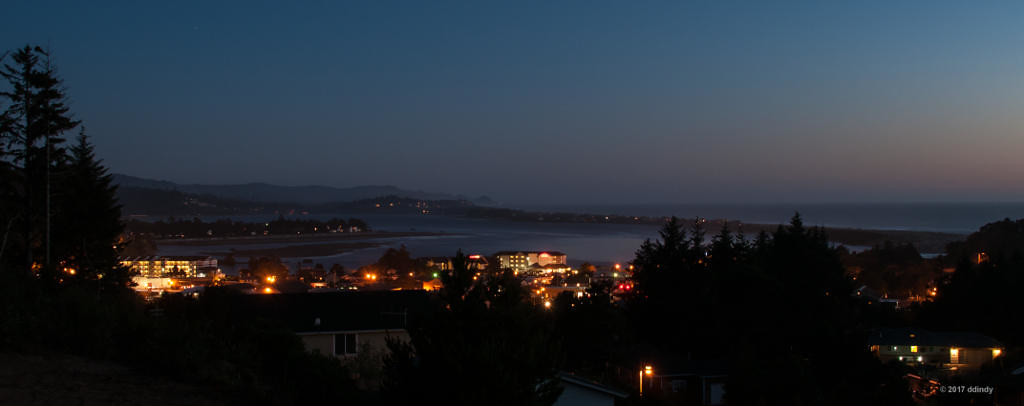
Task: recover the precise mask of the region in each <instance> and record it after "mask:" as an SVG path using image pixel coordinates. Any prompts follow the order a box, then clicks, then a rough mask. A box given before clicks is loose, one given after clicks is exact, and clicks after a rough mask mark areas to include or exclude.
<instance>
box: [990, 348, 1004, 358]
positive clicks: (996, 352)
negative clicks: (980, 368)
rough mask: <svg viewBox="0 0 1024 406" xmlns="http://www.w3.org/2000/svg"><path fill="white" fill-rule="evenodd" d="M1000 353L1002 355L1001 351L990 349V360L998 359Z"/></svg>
mask: <svg viewBox="0 0 1024 406" xmlns="http://www.w3.org/2000/svg"><path fill="white" fill-rule="evenodd" d="M1002 353H1003V350H1000V349H998V348H994V349H992V358H995V357H998V356H999V355H1001V354H1002Z"/></svg>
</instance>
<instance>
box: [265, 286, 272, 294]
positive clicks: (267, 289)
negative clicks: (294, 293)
mask: <svg viewBox="0 0 1024 406" xmlns="http://www.w3.org/2000/svg"><path fill="white" fill-rule="evenodd" d="M273 292H274V290H273V289H271V288H270V286H267V287H265V288H263V293H273Z"/></svg>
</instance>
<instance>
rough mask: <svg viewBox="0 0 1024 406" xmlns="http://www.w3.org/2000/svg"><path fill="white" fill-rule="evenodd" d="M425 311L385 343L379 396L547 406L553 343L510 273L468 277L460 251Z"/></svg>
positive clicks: (553, 386) (554, 385)
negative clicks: (406, 337) (405, 335)
mask: <svg viewBox="0 0 1024 406" xmlns="http://www.w3.org/2000/svg"><path fill="white" fill-rule="evenodd" d="M452 265H453V271H452V272H451V275H447V274H445V275H444V276H443V277H442V278H443V279H442V280H443V282H444V288H443V289H442V290H441V292H440V294H439V303H438V304H437V305H438V307H437V309H435V311H434V312H433V314H432V315H431V316H428V317H427V318H426V319H425V320H421V321H420V322H419V323H417V324H416V325H414V326H413V327H412V328H410V330H409V334H410V336H411V342H410V343H404V342H399V341H390V342H389V343H388V347H389V349H390V350H391V355H390V357H389V358H388V359H387V362H386V368H385V381H384V385H385V390H384V395H385V397H386V400H388V401H390V402H391V403H397V404H454V405H479V404H490V405H550V404H552V403H553V402H554V401H555V399H556V398H557V397H558V394H559V393H560V392H561V389H560V386H559V385H560V384H559V382H558V381H557V378H556V377H555V372H556V365H557V361H558V344H557V342H555V341H554V340H553V339H552V338H553V336H552V334H551V327H550V325H549V323H548V318H547V317H545V316H544V315H543V314H541V313H540V312H539V311H538V309H537V308H535V307H534V306H532V305H530V304H529V303H527V301H526V300H525V299H526V292H524V291H523V289H522V287H521V286H520V285H519V282H518V281H516V280H515V278H514V277H513V276H512V273H511V272H506V273H504V274H502V275H499V276H495V277H493V278H481V279H480V280H477V281H474V280H473V278H472V277H473V274H475V271H474V270H471V269H469V268H468V266H467V263H466V257H465V256H464V255H463V254H462V252H461V251H460V252H459V253H458V254H457V255H456V257H455V258H454V259H453V260H452Z"/></svg>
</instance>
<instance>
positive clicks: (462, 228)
mask: <svg viewBox="0 0 1024 406" xmlns="http://www.w3.org/2000/svg"><path fill="white" fill-rule="evenodd" d="M524 209H526V210H541V211H562V212H580V213H595V214H620V215H640V216H670V215H676V216H679V217H684V218H692V217H704V218H725V219H732V220H737V221H743V222H747V223H765V224H781V223H786V222H788V221H789V218H790V217H791V216H792V215H793V213H794V212H796V211H799V212H800V214H801V215H802V216H803V218H804V222H805V223H806V224H809V225H823V226H830V227H852V228H865V229H885V230H921V231H942V232H950V233H960V234H965V235H966V234H968V233H970V232H972V231H975V230H977V229H978V228H979V227H980V226H982V225H984V224H986V223H988V222H991V221H998V220H1001V219H1003V218H1007V217H1008V218H1012V219H1017V218H1024V204H1019V203H1017V204H996V203H992V204H858V205H853V204H804V205H781V204H778V205H629V206H626V205H619V206H615V205H605V206H601V205H593V206H534V207H524ZM273 217H275V216H269V215H264V216H244V217H237V216H236V217H233V219H235V220H245V221H266V220H270V219H272V218H273ZM302 217H307V218H319V219H327V218H330V217H345V218H347V217H359V218H362V219H364V220H366V221H367V222H368V223H369V224H370V226H371V227H372V228H373V229H375V230H381V231H422V232H437V233H444V235H438V236H422V237H397V238H382V239H377V240H373V241H374V242H377V243H380V244H381V246H380V247H374V248H366V249H359V250H355V251H350V252H347V253H343V254H339V255H332V256H323V257H309V258H311V259H313V260H314V261H315V262H317V263H321V264H324V265H325V266H328V267H329V266H330V265H331V264H335V263H337V264H341V265H343V266H345V267H346V268H349V269H353V268H356V267H359V266H362V265H366V264H370V263H373V262H375V261H376V260H377V258H379V257H380V255H381V254H382V253H383V252H384V251H385V250H386V249H387V248H390V247H394V248H397V247H399V246H402V245H405V246H406V248H407V249H409V251H410V252H411V253H412V255H413V256H449V255H453V254H454V253H455V252H456V251H457V250H460V249H461V250H463V252H465V253H467V254H492V253H494V252H496V251H502V250H538V251H562V252H565V253H566V254H567V255H568V259H569V262H570V263H571V264H574V265H578V264H579V263H580V262H583V261H589V262H592V263H596V264H598V265H608V264H612V263H616V262H627V261H629V260H631V259H632V258H633V254H634V253H635V251H636V249H637V248H639V246H640V244H642V243H643V241H644V240H645V239H648V238H656V237H657V231H658V226H656V225H631V224H564V223H561V224H560V223H526V222H510V221H501V220H484V219H468V218H458V217H443V216H436V215H415V214H409V215H366V214H355V213H316V214H310V215H307V216H302ZM212 219H215V218H212V217H211V218H207V219H206V220H212ZM268 246H273V245H268ZM255 247H256V246H251V245H250V246H246V247H244V248H246V249H248V248H255ZM229 248H231V247H230V246H207V247H184V246H161V247H160V249H159V253H160V254H162V255H198V254H203V253H206V252H223V251H228V249H229ZM853 248H863V247H853ZM926 254H927V253H926ZM931 254H934V253H931ZM301 259H302V258H293V259H286V262H289V263H291V262H295V263H297V262H298V261H299V260H301Z"/></svg>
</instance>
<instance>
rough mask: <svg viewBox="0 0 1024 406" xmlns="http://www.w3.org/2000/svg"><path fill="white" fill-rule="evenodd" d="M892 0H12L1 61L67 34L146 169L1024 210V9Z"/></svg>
mask: <svg viewBox="0 0 1024 406" xmlns="http://www.w3.org/2000/svg"><path fill="white" fill-rule="evenodd" d="M92 3H102V4H103V5H100V6H96V5H93V4H92ZM136 3H145V4H136ZM206 3H218V4H219V5H210V4H206ZM769 3H770V4H769ZM776 3H778V4H776ZM782 3H785V4H784V5H783V4H782ZM891 3H895V2H891V1H878V2H869V1H857V2H839V1H810V2H800V3H798V2H764V1H759V2H739V1H653V0H652V1H645V2H623V1H611V2H605V1H579V2H575V1H536V2H532V1H515V2H505V3H504V5H498V4H497V2H489V1H487V2H480V1H467V2H447V1H409V2H389V1H372V2H370V1H367V2H360V3H356V2H340V1H337V2H336V1H321V2H312V1H310V2H303V5H292V4H285V2H281V3H273V2H257V1H239V2H236V3H233V4H231V3H228V2H195V3H187V2H183V1H182V2H179V1H170V2H123V3H120V4H115V3H114V2H82V1H77V2H67V3H61V2H50V1H14V2H13V4H8V5H5V6H4V11H5V14H7V15H9V16H18V18H5V19H4V24H2V25H0V48H2V49H12V48H15V47H17V46H20V45H24V44H25V43H40V44H44V45H45V44H47V43H49V44H50V47H51V48H52V49H53V50H54V51H55V54H56V61H57V64H58V67H59V69H60V74H61V75H62V76H63V77H64V79H65V81H66V85H67V87H68V88H69V92H70V95H71V98H72V106H73V111H74V112H75V113H76V116H77V117H78V118H80V119H82V120H83V121H84V122H85V124H86V126H87V127H88V130H89V133H91V134H92V135H93V136H94V140H95V142H96V144H97V149H98V152H99V154H100V156H101V157H102V158H104V159H105V162H106V163H107V164H108V165H109V166H110V167H111V169H112V170H113V171H114V172H119V173H125V174H130V175H135V176H141V177H148V178H157V179H166V180H171V181H175V182H183V183H243V182H254V181H263V182H271V183H278V184H288V185H303V184H323V185H331V186H355V185H363V184H393V185H397V186H401V187H405V188H414V189H423V190H430V191H438V192H450V193H464V194H470V195H479V194H487V195H490V196H492V197H494V198H495V199H497V200H500V201H503V202H506V203H686V202H691V203H692V202H734V203H744V202H837V201H853V202H868V201H872V202H874V201H886V202H901V201H1021V200H1024V187H1021V185H1022V184H1024V114H1022V113H1024V24H1021V21H1022V18H1024V3H1020V2H983V3H982V2H961V4H959V5H945V4H944V2H937V1H921V2H916V3H913V2H900V3H903V4H899V5H894V4H891Z"/></svg>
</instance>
